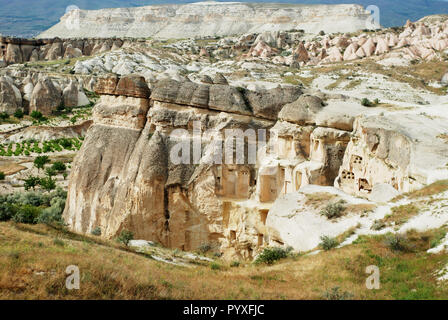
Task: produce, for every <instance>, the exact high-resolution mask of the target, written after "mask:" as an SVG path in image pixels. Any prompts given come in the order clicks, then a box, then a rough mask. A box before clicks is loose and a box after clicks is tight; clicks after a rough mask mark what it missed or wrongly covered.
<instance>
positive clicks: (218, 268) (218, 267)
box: [210, 262, 221, 270]
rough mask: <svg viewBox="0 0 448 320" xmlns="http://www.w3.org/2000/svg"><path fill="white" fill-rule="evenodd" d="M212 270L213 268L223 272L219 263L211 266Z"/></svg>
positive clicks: (213, 263)
mask: <svg viewBox="0 0 448 320" xmlns="http://www.w3.org/2000/svg"><path fill="white" fill-rule="evenodd" d="M210 268H211V269H212V270H221V265H220V264H219V263H217V262H212V263H211V264H210Z"/></svg>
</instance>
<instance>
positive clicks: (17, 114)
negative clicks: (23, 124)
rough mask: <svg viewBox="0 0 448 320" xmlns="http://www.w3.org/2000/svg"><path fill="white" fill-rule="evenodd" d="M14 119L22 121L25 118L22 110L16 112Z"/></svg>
mask: <svg viewBox="0 0 448 320" xmlns="http://www.w3.org/2000/svg"><path fill="white" fill-rule="evenodd" d="M14 117H16V118H17V119H22V118H23V111H22V109H18V110H17V111H16V112H14Z"/></svg>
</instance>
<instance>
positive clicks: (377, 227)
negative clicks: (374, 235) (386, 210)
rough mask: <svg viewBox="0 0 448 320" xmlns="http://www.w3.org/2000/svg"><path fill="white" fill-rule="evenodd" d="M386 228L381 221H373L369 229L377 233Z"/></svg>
mask: <svg viewBox="0 0 448 320" xmlns="http://www.w3.org/2000/svg"><path fill="white" fill-rule="evenodd" d="M385 226H386V223H385V222H384V221H383V220H375V222H374V223H373V225H372V227H371V228H370V229H372V230H374V231H378V230H381V229H383V228H384V227H385Z"/></svg>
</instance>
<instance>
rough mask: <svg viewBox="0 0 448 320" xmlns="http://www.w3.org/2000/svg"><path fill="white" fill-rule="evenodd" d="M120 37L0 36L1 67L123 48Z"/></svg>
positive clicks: (69, 57) (123, 42)
mask: <svg viewBox="0 0 448 320" xmlns="http://www.w3.org/2000/svg"><path fill="white" fill-rule="evenodd" d="M125 43H126V41H123V40H120V39H97V38H96V36H95V35H93V36H92V37H91V39H66V40H61V39H59V38H57V37H56V38H51V39H38V40H34V39H33V40H30V39H18V38H9V37H0V67H4V66H6V65H8V64H14V63H24V62H35V61H44V60H58V59H71V58H78V57H81V56H90V55H95V54H99V53H103V52H106V51H111V50H116V49H119V48H121V47H122V46H123V45H124V44H125Z"/></svg>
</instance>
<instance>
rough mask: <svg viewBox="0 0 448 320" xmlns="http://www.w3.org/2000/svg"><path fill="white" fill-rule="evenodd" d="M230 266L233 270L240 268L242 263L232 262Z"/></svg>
mask: <svg viewBox="0 0 448 320" xmlns="http://www.w3.org/2000/svg"><path fill="white" fill-rule="evenodd" d="M230 266H231V267H232V268H238V267H239V266H240V262H239V261H232V263H231V264H230Z"/></svg>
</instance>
